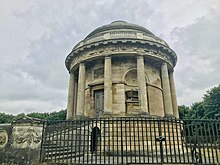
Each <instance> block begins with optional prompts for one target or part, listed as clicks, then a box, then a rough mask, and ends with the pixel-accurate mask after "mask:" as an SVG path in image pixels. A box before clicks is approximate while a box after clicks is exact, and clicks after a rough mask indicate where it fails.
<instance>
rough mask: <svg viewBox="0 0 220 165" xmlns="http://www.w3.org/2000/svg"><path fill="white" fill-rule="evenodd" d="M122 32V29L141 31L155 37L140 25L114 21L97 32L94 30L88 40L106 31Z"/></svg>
mask: <svg viewBox="0 0 220 165" xmlns="http://www.w3.org/2000/svg"><path fill="white" fill-rule="evenodd" d="M120 29H121V30H122V29H124V30H125V29H127V30H135V31H141V32H143V33H146V34H148V35H153V36H154V34H153V33H152V32H150V31H149V30H147V29H146V28H144V27H142V26H139V25H136V24H131V23H127V22H125V21H121V20H119V21H114V22H112V23H110V24H107V25H104V26H101V27H99V28H97V29H95V30H93V31H92V32H91V33H90V34H89V35H88V36H87V37H86V39H87V38H90V37H93V36H94V35H96V34H98V33H102V32H106V31H110V30H120Z"/></svg>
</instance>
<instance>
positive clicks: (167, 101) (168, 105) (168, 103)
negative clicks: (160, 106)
mask: <svg viewBox="0 0 220 165" xmlns="http://www.w3.org/2000/svg"><path fill="white" fill-rule="evenodd" d="M161 78H162V86H163V100H164V109H165V116H167V117H169V116H173V108H172V99H171V94H170V83H169V76H168V69H167V64H166V63H165V62H164V63H163V64H162V67H161Z"/></svg>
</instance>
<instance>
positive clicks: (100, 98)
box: [65, 21, 178, 119]
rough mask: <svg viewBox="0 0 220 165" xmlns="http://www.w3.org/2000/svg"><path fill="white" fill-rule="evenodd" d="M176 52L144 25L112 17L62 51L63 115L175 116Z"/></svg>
mask: <svg viewBox="0 0 220 165" xmlns="http://www.w3.org/2000/svg"><path fill="white" fill-rule="evenodd" d="M176 62H177V56H176V54H175V52H174V51H173V50H172V49H171V48H170V47H169V45H168V44H167V43H166V42H165V41H164V40H162V39H160V38H158V37H157V36H155V35H154V34H153V33H152V32H150V31H149V30H147V29H146V28H144V27H142V26H139V25H135V24H131V23H127V22H125V21H115V22H112V23H110V24H107V25H104V26H101V27H99V28H97V29H95V30H94V31H92V32H91V33H90V34H89V35H88V36H87V37H86V38H85V39H84V40H82V41H81V42H79V43H78V44H77V45H76V46H75V47H74V48H73V50H72V51H71V53H70V54H69V55H68V56H67V58H66V61H65V64H66V67H67V70H68V71H69V73H70V80H69V92H68V105H67V119H74V118H75V117H80V116H84V117H103V116H104V117H105V116H108V117H118V116H120V117H123V116H134V115H136V116H138V115H147V116H155V117H176V118H178V108H177V98H176V91H175V84H174V78H173V71H174V66H175V65H176Z"/></svg>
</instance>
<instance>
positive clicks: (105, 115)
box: [103, 111, 113, 117]
mask: <svg viewBox="0 0 220 165" xmlns="http://www.w3.org/2000/svg"><path fill="white" fill-rule="evenodd" d="M112 115H113V113H112V112H108V111H104V113H103V116H104V117H112Z"/></svg>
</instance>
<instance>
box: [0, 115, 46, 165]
mask: <svg viewBox="0 0 220 165" xmlns="http://www.w3.org/2000/svg"><path fill="white" fill-rule="evenodd" d="M42 129H43V125H42V123H41V122H39V121H37V122H36V121H34V120H32V119H30V118H25V119H24V118H22V119H21V120H19V121H17V122H15V123H12V124H7V125H0V164H1V163H4V164H19V165H20V164H21V165H22V164H39V160H40V148H41V140H42Z"/></svg>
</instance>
